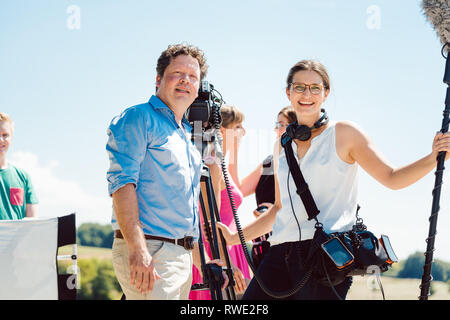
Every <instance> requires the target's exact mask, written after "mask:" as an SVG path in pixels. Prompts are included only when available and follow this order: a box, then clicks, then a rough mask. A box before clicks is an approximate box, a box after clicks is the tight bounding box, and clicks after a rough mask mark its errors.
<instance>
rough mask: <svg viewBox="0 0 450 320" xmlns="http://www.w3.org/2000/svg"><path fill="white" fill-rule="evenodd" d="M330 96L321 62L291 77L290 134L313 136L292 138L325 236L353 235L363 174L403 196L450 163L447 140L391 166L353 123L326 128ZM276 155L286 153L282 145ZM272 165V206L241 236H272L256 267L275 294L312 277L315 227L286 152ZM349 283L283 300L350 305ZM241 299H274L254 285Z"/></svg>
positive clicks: (440, 138)
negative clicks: (442, 155) (302, 131)
mask: <svg viewBox="0 0 450 320" xmlns="http://www.w3.org/2000/svg"><path fill="white" fill-rule="evenodd" d="M330 89H331V86H330V78H329V76H328V73H327V71H326V69H325V67H324V66H323V65H322V64H321V63H319V62H317V61H313V60H302V61H300V62H298V63H297V64H295V65H294V66H293V67H292V68H291V69H290V70H289V73H288V77H287V83H286V95H287V97H288V99H289V101H290V102H291V105H292V107H293V108H294V109H295V112H296V114H297V122H298V123H297V125H296V126H293V127H290V128H295V129H296V130H297V128H299V127H300V126H306V127H308V128H309V132H308V134H310V136H309V137H308V135H306V136H305V135H299V136H298V138H297V136H296V135H295V137H296V138H293V139H292V143H291V145H292V148H293V151H294V156H295V158H296V160H297V162H298V163H299V166H300V168H301V171H302V173H303V176H304V178H305V180H306V182H307V184H308V185H309V189H310V191H311V194H312V196H313V198H314V201H315V203H316V205H317V208H318V209H319V210H320V213H319V215H318V216H317V218H318V220H319V221H320V222H321V223H322V224H323V229H324V231H325V232H326V233H332V232H342V231H348V230H351V228H352V226H353V225H354V224H355V220H356V217H355V212H356V208H357V189H358V186H357V170H358V167H361V168H362V169H364V170H365V171H366V172H367V173H368V174H369V175H371V176H372V177H374V178H375V179H376V180H377V181H378V182H380V183H381V184H383V185H384V186H386V187H388V188H391V189H401V188H405V187H407V186H409V185H411V184H413V183H415V182H416V181H418V180H419V179H421V178H422V177H424V176H425V175H426V174H427V173H429V172H430V171H431V170H433V169H434V168H435V167H436V157H437V155H438V153H439V152H440V151H445V152H447V155H446V160H447V159H448V158H449V157H450V153H449V152H450V133H445V134H443V133H440V132H439V133H437V134H436V135H435V137H434V140H433V143H432V148H431V151H430V153H429V154H427V155H426V156H424V157H423V158H421V159H419V160H417V161H415V162H413V163H411V164H408V165H405V166H403V167H400V168H395V167H393V166H392V165H390V164H389V163H388V162H387V161H386V160H385V158H384V157H383V156H382V154H381V153H380V151H378V149H377V148H376V147H375V145H374V144H373V142H372V141H371V139H370V138H369V137H368V135H367V134H366V133H365V132H364V131H363V130H362V129H361V128H360V127H359V126H357V125H356V124H354V123H352V122H349V121H328V120H327V119H326V117H324V113H323V112H324V110H323V103H324V102H325V101H326V99H327V97H328V95H329V93H330ZM303 128H305V127H303ZM294 131H295V130H294ZM306 131H308V130H306ZM295 132H297V131H295ZM278 148H281V147H280V146H279V145H278ZM274 164H275V169H274V170H275V195H276V197H275V204H274V205H273V206H272V207H271V208H270V209H269V210H268V211H266V212H265V213H263V214H262V215H261V216H260V217H259V218H258V219H256V220H255V221H253V222H251V223H250V224H248V225H247V226H245V228H243V233H244V237H245V239H254V238H256V237H258V236H261V235H263V234H265V233H267V232H269V231H270V230H272V232H273V234H272V235H271V237H270V243H271V247H270V249H269V252H268V253H267V254H266V255H265V257H264V259H263V261H262V263H261V265H260V266H259V267H258V269H257V275H258V279H260V280H261V281H262V282H263V283H264V285H265V286H266V287H267V288H269V289H270V290H271V291H272V292H282V291H286V290H291V289H293V288H294V287H295V286H296V285H298V284H299V281H301V280H302V279H303V278H304V277H305V274H306V273H307V272H308V271H309V268H308V267H307V266H303V265H302V261H305V258H306V256H305V255H306V253H307V252H308V250H309V248H310V245H311V239H312V238H313V235H314V232H315V220H308V215H307V213H306V211H305V209H304V206H303V203H302V201H301V199H300V197H299V196H298V195H297V194H296V193H295V190H296V186H295V184H294V180H293V178H292V174H290V172H289V167H288V164H287V161H286V155H285V152H284V150H282V151H281V153H280V152H279V149H277V148H276V150H274ZM291 201H292V204H291ZM291 205H292V206H291ZM292 208H295V212H293V210H292ZM294 213H295V215H294ZM296 219H297V221H298V223H299V224H297V222H296ZM218 227H219V228H220V229H221V230H222V232H223V234H224V237H225V239H226V241H227V243H229V244H235V243H239V237H238V235H237V233H236V232H230V230H228V229H227V228H226V227H225V226H224V225H222V224H219V225H218ZM351 283H352V278H351V277H348V278H346V279H345V280H344V281H343V282H341V283H340V284H337V285H336V286H334V288H332V287H329V286H326V285H322V284H321V283H319V282H318V281H317V280H315V279H314V278H313V277H311V278H309V280H308V281H306V283H305V284H304V285H303V287H301V289H300V290H298V291H297V292H296V293H295V294H294V295H292V296H289V297H287V298H286V299H297V300H300V299H316V300H317V299H338V298H342V299H345V297H346V295H347V293H348V290H349V288H350V286H351ZM244 299H248V300H255V299H273V297H272V296H271V295H268V294H267V293H265V292H264V291H263V290H262V289H261V287H260V285H259V283H258V282H257V281H255V278H253V279H252V281H251V282H250V284H249V286H248V288H247V290H246V292H245V294H244Z"/></svg>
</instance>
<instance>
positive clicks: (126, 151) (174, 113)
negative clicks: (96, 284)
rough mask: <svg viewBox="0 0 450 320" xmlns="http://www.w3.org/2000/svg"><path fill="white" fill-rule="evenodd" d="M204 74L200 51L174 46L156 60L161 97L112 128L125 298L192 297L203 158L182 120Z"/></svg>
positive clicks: (111, 179) (112, 178)
mask: <svg viewBox="0 0 450 320" xmlns="http://www.w3.org/2000/svg"><path fill="white" fill-rule="evenodd" d="M206 72H207V65H206V61H205V58H204V56H203V52H202V51H201V50H199V49H198V48H196V47H193V46H190V45H185V44H181V45H171V46H169V47H168V48H167V50H165V51H163V52H162V54H161V56H160V57H159V59H158V64H157V76H156V95H154V96H152V97H151V98H150V100H149V102H148V103H144V104H140V105H137V106H133V107H130V108H128V109H126V110H125V111H124V112H123V113H122V114H121V115H120V116H117V117H115V118H114V119H113V120H112V122H111V124H110V126H109V128H108V136H109V137H108V143H107V146H106V150H107V152H108V155H109V160H110V168H109V170H108V172H107V179H108V190H109V194H110V195H111V196H112V199H113V217H112V225H113V228H114V230H115V239H114V244H113V252H112V256H113V265H114V269H115V272H116V275H117V278H118V280H119V283H120V285H121V287H122V290H123V292H124V293H125V296H126V297H127V299H187V298H188V295H189V290H190V287H191V281H192V280H191V279H192V272H191V271H192V263H193V257H192V254H191V250H192V249H193V248H194V243H196V241H197V239H198V237H199V230H198V219H199V216H198V197H199V193H200V175H201V168H202V163H201V160H202V159H201V155H200V152H199V151H198V150H197V149H196V147H195V146H194V144H193V143H192V141H191V126H190V124H189V123H188V121H187V120H186V119H185V118H184V114H185V112H186V110H187V108H188V107H189V106H190V105H191V104H192V102H193V101H194V100H195V98H196V97H197V95H198V89H199V85H200V82H201V80H202V79H203V77H204V76H205V74H206ZM196 253H197V252H196V250H194V255H195V254H196ZM194 260H196V261H198V260H197V259H196V258H195V257H194ZM217 263H219V264H220V262H217Z"/></svg>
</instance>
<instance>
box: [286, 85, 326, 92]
mask: <svg viewBox="0 0 450 320" xmlns="http://www.w3.org/2000/svg"><path fill="white" fill-rule="evenodd" d="M306 88H309V92H311V93H312V94H319V93H321V92H322V90H323V85H322V84H320V83H312V84H306V83H300V82H293V83H291V89H292V90H294V91H295V92H298V93H303V92H305V91H306Z"/></svg>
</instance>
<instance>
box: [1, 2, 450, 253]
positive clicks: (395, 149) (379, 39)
mask: <svg viewBox="0 0 450 320" xmlns="http://www.w3.org/2000/svg"><path fill="white" fill-rule="evenodd" d="M70 6H76V7H75V8H76V9H77V10H79V13H80V15H79V18H80V19H79V20H77V21H79V26H80V28H79V29H71V28H70V27H69V26H70V25H71V26H73V25H74V24H73V22H74V20H73V18H74V11H70V10H69V12H68V8H70ZM75 18H76V17H75ZM68 22H69V26H68ZM70 23H72V24H70ZM178 42H188V43H192V44H194V45H197V46H199V47H200V48H202V49H203V50H204V51H205V53H206V56H207V59H208V64H209V72H208V76H207V80H209V81H210V82H211V83H213V84H214V85H215V87H216V89H218V90H219V91H220V92H221V94H222V96H223V97H224V99H225V101H226V102H227V103H229V104H233V105H236V106H237V107H239V108H240V109H242V110H243V111H244V113H245V116H246V120H245V123H244V125H245V127H246V129H247V132H248V134H247V135H246V137H245V139H244V141H243V145H242V148H241V151H242V153H241V163H240V175H241V176H244V175H245V174H247V173H248V172H250V171H251V170H252V169H253V168H254V167H255V166H256V165H257V164H258V163H259V162H260V161H261V160H262V159H263V158H264V157H265V156H266V155H267V154H268V153H269V152H270V151H271V148H272V146H271V142H270V140H271V138H273V131H272V127H273V122H274V120H275V116H276V114H277V112H278V110H279V109H281V107H283V106H285V105H286V104H287V103H288V100H287V98H286V96H285V93H284V86H285V78H286V75H287V71H288V70H289V68H290V67H291V66H292V65H293V64H295V63H296V62H297V61H299V60H301V59H304V58H314V59H317V60H319V61H321V62H322V63H324V64H325V66H326V67H327V68H328V71H329V73H330V75H331V81H332V92H331V95H330V96H329V99H328V101H327V103H326V106H325V107H326V108H327V111H328V114H329V115H330V117H331V118H332V119H334V120H344V119H345V120H351V121H354V122H356V123H358V124H359V125H360V126H361V127H362V128H364V130H365V131H366V132H367V133H368V134H369V136H370V137H371V138H372V139H373V141H374V142H375V144H376V145H377V147H378V149H380V150H381V151H382V153H383V154H384V155H385V157H386V158H387V159H388V160H389V161H390V162H391V163H393V164H394V165H396V166H401V165H405V164H407V163H410V162H412V161H415V160H417V159H418V158H419V157H422V156H424V155H426V154H427V153H428V152H429V151H430V149H431V141H432V138H433V136H434V133H435V132H436V131H438V130H439V129H440V126H441V120H442V110H443V108H444V97H445V86H444V84H443V83H442V77H443V72H444V63H445V61H444V59H443V58H442V57H441V55H440V49H441V45H440V43H439V40H438V38H437V36H436V33H435V32H434V30H433V29H432V27H431V25H430V24H429V23H428V22H427V21H426V19H425V17H424V16H423V14H422V12H421V9H420V2H419V1H411V0H401V1H381V0H371V1H366V0H352V1H350V0H346V1H331V0H330V1H327V0H322V1H317V0H316V1H299V0H295V1H287V0H281V1H242V0H241V1H226V2H225V1H222V2H218V1H190V2H187V1H158V2H156V1H143V0H142V1H138V0H135V1H119V0H115V1H111V0H110V1H106V0H103V1H102V0H96V1H92V0H90V1H87V0H72V1H49V0H41V1H31V0H29V1H24V0H18V1H1V2H0V75H1V76H0V88H1V89H0V109H1V111H3V112H7V113H9V114H10V115H11V116H12V117H13V119H14V121H15V123H16V133H15V137H14V141H13V145H12V147H11V149H10V152H9V157H10V160H11V162H15V163H16V164H18V165H22V167H25V168H26V169H28V171H29V172H30V174H31V176H32V178H33V181H34V182H35V185H36V189H37V191H38V195H39V197H40V200H41V205H40V215H41V216H56V215H64V214H67V213H70V212H73V211H76V212H77V213H78V222H79V223H81V222H87V221H94V222H100V223H108V222H109V219H110V207H111V203H110V199H109V197H108V195H107V187H106V179H105V173H106V170H107V167H108V161H107V155H106V152H105V143H106V128H107V126H108V124H109V122H110V120H111V119H112V118H113V117H114V116H115V115H117V114H119V113H120V112H121V111H122V110H123V109H125V108H126V107H128V106H131V105H134V104H137V103H141V102H144V101H147V100H148V98H149V97H150V95H152V94H153V93H154V84H155V76H156V72H155V67H156V60H157V58H158V56H159V54H160V53H161V51H163V50H164V49H165V48H166V47H167V45H168V44H172V43H178ZM360 172H361V174H360V196H359V199H360V201H359V202H360V204H361V207H362V209H361V215H362V216H363V218H365V221H366V223H367V224H368V225H369V226H370V228H371V229H373V230H374V231H376V232H377V233H378V234H379V233H385V234H388V235H389V236H390V238H391V241H392V243H393V245H394V248H395V249H396V251H397V253H398V255H399V256H400V257H401V258H405V257H407V256H408V255H409V254H410V253H413V252H414V251H416V250H419V251H424V250H425V246H426V245H425V238H426V236H427V234H428V217H429V215H430V210H431V201H432V197H431V190H432V188H433V184H434V175H433V173H430V175H428V176H427V177H426V178H424V179H423V180H421V181H420V182H418V183H417V184H415V185H414V186H411V187H409V188H406V189H404V190H400V191H391V190H388V189H386V188H385V187H383V186H381V185H380V184H379V183H378V182H376V181H375V180H373V179H372V178H370V177H368V176H367V174H365V173H364V172H363V171H362V170H361V171H360ZM448 176H449V175H448V172H447V171H446V173H445V176H444V179H445V181H447V180H448ZM448 195H449V189H448V186H447V184H444V186H443V191H442V199H441V211H440V215H439V222H438V231H439V233H438V237H437V240H436V248H437V250H436V252H435V257H438V258H439V257H440V258H443V259H446V260H450V235H449V234H448V233H447V232H446V230H448V228H449V226H450V218H449V215H450V200H449V197H448ZM253 208H254V199H253V198H249V199H246V201H245V202H244V204H243V205H242V206H241V209H240V213H241V214H242V215H243V220H244V221H246V219H250V212H251V210H253Z"/></svg>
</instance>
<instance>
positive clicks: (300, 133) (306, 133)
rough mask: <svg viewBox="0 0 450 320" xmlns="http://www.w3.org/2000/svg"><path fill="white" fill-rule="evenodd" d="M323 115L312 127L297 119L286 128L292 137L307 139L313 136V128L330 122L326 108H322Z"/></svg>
mask: <svg viewBox="0 0 450 320" xmlns="http://www.w3.org/2000/svg"><path fill="white" fill-rule="evenodd" d="M320 111H321V112H322V116H321V117H320V119H319V120H317V121H316V122H315V123H314V125H313V126H312V127H308V126H306V125H304V124H302V125H299V124H298V122H297V121H295V122H294V123H291V124H290V125H289V126H288V127H287V128H286V133H287V135H288V136H289V137H291V139H298V140H300V141H307V140H309V139H310V138H311V132H312V130H313V129H319V128H320V127H322V126H324V125H326V124H327V123H328V116H327V112H326V111H325V109H323V108H322V109H320Z"/></svg>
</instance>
